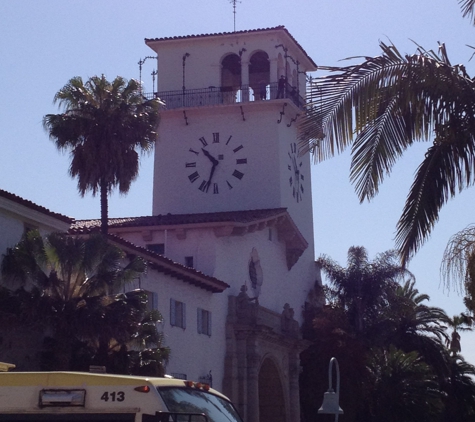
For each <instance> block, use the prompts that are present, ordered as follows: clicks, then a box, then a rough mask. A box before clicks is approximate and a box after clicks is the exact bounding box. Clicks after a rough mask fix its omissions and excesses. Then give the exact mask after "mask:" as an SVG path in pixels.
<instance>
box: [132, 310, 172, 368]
mask: <svg viewBox="0 0 475 422" xmlns="http://www.w3.org/2000/svg"><path fill="white" fill-rule="evenodd" d="M162 320H163V318H162V315H161V314H160V312H159V311H157V310H153V311H148V312H147V313H146V314H145V317H144V319H143V320H142V321H141V323H140V326H139V329H138V330H137V332H136V333H135V334H134V336H133V337H132V340H131V342H130V343H129V346H130V350H129V372H130V373H131V374H133V375H149V376H156V377H163V376H164V375H165V367H164V364H165V363H166V362H167V361H168V358H169V356H170V349H169V348H168V347H163V346H162V345H163V333H162V332H160V331H158V330H157V324H158V323H160V322H162Z"/></svg>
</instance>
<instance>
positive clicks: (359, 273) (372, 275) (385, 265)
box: [317, 246, 412, 333]
mask: <svg viewBox="0 0 475 422" xmlns="http://www.w3.org/2000/svg"><path fill="white" fill-rule="evenodd" d="M317 264H318V265H319V266H320V268H321V269H322V271H323V272H324V274H325V275H326V276H327V278H328V281H329V283H330V286H331V289H329V290H328V292H329V294H330V301H332V300H333V301H336V303H337V304H338V305H339V306H341V307H342V308H343V309H344V310H345V312H346V313H347V314H348V316H349V318H350V320H351V321H352V324H353V325H354V328H355V329H356V331H357V332H360V333H361V332H362V331H363V330H364V329H365V327H366V325H367V322H372V321H374V319H375V318H377V316H378V314H379V313H380V311H381V308H382V307H383V306H384V301H386V300H387V297H386V296H385V294H386V292H387V291H388V286H389V285H393V284H394V283H396V282H397V281H398V280H400V279H401V278H402V277H404V276H410V277H412V274H411V273H410V272H409V271H407V270H406V269H405V268H403V267H401V265H400V264H399V263H397V262H396V260H395V254H394V252H392V251H389V252H385V253H382V254H379V255H378V256H377V257H376V259H375V260H374V261H372V262H371V261H369V260H368V254H367V251H366V249H365V248H363V247H354V246H353V247H351V248H350V249H349V250H348V266H347V267H346V268H343V267H341V266H340V265H338V264H337V263H336V262H334V261H333V260H332V259H330V258H329V257H327V256H321V257H320V258H318V259H317Z"/></svg>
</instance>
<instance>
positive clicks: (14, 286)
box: [0, 231, 168, 373]
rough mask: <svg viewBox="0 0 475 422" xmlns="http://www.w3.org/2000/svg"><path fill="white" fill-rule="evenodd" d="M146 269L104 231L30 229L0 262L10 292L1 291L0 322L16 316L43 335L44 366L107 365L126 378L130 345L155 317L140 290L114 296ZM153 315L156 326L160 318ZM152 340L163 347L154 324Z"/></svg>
mask: <svg viewBox="0 0 475 422" xmlns="http://www.w3.org/2000/svg"><path fill="white" fill-rule="evenodd" d="M144 270H145V262H144V261H143V260H142V259H140V258H138V257H135V258H130V257H129V258H128V259H126V256H125V253H124V252H122V251H121V250H120V249H118V248H117V247H115V246H112V245H111V244H110V243H108V241H107V239H106V238H105V237H103V236H102V235H100V234H95V235H91V236H89V237H75V236H69V235H67V234H64V233H51V234H49V235H47V236H46V237H44V238H43V237H42V236H41V235H40V234H39V233H38V232H37V231H30V232H28V233H27V234H26V235H25V236H24V238H23V239H22V240H21V241H20V242H19V243H18V244H17V245H16V246H15V247H14V248H12V249H9V250H8V251H7V254H6V255H5V256H4V259H3V261H2V281H3V283H4V284H5V285H7V286H9V287H10V288H5V287H2V288H1V289H0V318H1V321H2V322H3V324H5V323H6V322H7V317H8V318H15V322H16V323H17V324H19V325H21V326H22V327H26V328H29V329H31V330H32V331H38V332H44V333H46V336H45V337H44V340H43V344H41V345H38V349H39V350H40V355H41V356H40V368H39V369H42V370H88V368H89V365H103V366H106V367H107V368H108V370H109V371H110V372H117V373H129V371H130V368H129V366H130V365H131V363H130V362H129V361H131V356H130V355H129V352H130V350H129V346H130V345H131V344H132V343H133V342H135V343H136V339H137V338H138V337H139V336H140V333H141V332H142V331H144V328H143V327H144V325H145V326H147V321H150V320H151V318H152V317H151V316H150V314H149V313H147V309H146V307H147V295H146V294H145V293H144V292H143V291H141V290H134V291H129V292H126V293H116V292H117V291H120V290H122V289H123V287H124V286H125V285H126V284H127V283H128V282H129V281H132V280H134V279H135V278H136V277H138V276H139V275H140V274H142V273H143V272H144ZM2 310H3V312H2ZM153 318H155V319H154V323H155V322H157V321H158V320H159V318H158V316H157V315H155V316H154V317H153ZM148 335H149V336H152V337H153V336H154V337H153V339H154V340H155V343H153V344H152V342H151V341H150V342H149V343H150V344H152V346H154V347H156V348H159V349H160V346H161V344H160V343H161V340H162V339H161V337H160V335H159V333H158V332H157V328H156V325H153V326H149V327H148ZM147 347H150V346H148V343H147ZM143 348H144V347H143V346H142V345H138V348H136V349H133V348H131V350H138V351H141V350H142V349H143ZM167 356H168V355H167V353H165V352H164V353H163V354H162V355H160V356H159V357H160V358H163V359H165V360H166V358H167ZM134 361H135V358H134ZM161 364H162V361H159V362H158V365H161Z"/></svg>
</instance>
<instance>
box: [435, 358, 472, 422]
mask: <svg viewBox="0 0 475 422" xmlns="http://www.w3.org/2000/svg"><path fill="white" fill-rule="evenodd" d="M474 377H475V367H474V366H473V365H471V364H469V363H468V362H466V361H465V360H464V359H463V358H462V357H461V356H460V355H456V356H453V357H451V358H450V374H449V376H448V377H447V378H446V379H445V380H444V382H442V383H441V387H442V388H441V389H442V391H443V392H444V393H445V394H444V404H445V411H444V417H443V418H442V421H443V422H451V421H458V422H471V421H473V420H474V419H475V381H474Z"/></svg>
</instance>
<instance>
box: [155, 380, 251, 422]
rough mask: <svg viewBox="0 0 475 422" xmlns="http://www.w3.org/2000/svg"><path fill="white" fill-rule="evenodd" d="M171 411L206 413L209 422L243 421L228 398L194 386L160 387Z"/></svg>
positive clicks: (159, 390)
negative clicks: (196, 388)
mask: <svg viewBox="0 0 475 422" xmlns="http://www.w3.org/2000/svg"><path fill="white" fill-rule="evenodd" d="M157 389H158V392H159V393H160V395H161V396H162V399H163V401H164V402H165V404H166V405H167V408H168V411H169V412H177V413H204V414H205V415H206V417H207V418H208V421H209V422H242V419H241V417H240V416H239V414H238V413H237V411H236V409H235V408H234V406H233V405H232V404H231V403H230V402H229V401H227V400H225V399H223V398H221V397H218V396H215V395H214V394H211V393H208V392H206V391H203V390H195V389H193V388H182V387H180V388H177V387H158V388H157Z"/></svg>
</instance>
